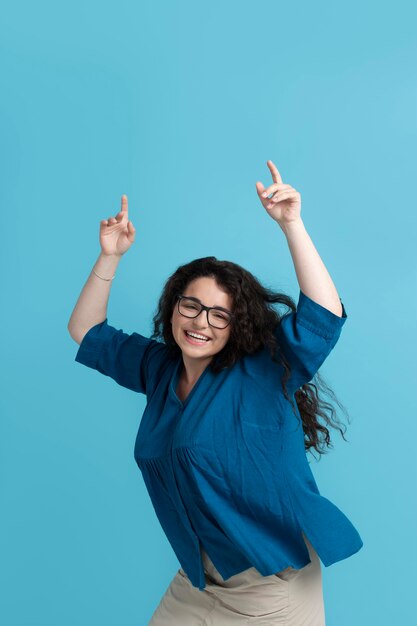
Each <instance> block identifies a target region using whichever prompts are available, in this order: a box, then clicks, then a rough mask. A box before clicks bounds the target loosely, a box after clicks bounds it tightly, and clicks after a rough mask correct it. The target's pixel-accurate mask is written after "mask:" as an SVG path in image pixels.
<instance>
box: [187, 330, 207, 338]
mask: <svg viewBox="0 0 417 626" xmlns="http://www.w3.org/2000/svg"><path fill="white" fill-rule="evenodd" d="M185 332H186V333H187V335H190V336H191V337H194V339H199V340H202V341H208V339H206V338H205V337H202V336H201V335H197V334H196V333H190V332H189V331H188V330H186V331H185Z"/></svg>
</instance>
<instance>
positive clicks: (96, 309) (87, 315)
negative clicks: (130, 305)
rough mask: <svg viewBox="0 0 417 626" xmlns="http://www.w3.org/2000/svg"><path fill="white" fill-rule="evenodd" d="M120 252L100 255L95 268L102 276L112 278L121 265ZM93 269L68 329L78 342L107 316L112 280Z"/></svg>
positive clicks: (101, 253)
mask: <svg viewBox="0 0 417 626" xmlns="http://www.w3.org/2000/svg"><path fill="white" fill-rule="evenodd" d="M121 258H122V256H121V255H119V254H109V255H106V254H103V252H100V255H99V257H98V259H97V261H96V263H95V265H94V270H95V271H96V272H97V274H99V276H101V277H102V278H111V277H112V276H113V275H114V274H115V272H116V269H117V267H118V265H119V262H120V259H121ZM102 278H99V277H98V276H96V275H95V274H94V272H93V271H91V273H90V276H89V277H88V279H87V282H86V283H85V285H84V287H83V289H82V291H81V294H80V296H79V298H78V300H77V303H76V305H75V307H74V310H73V312H72V314H71V317H70V320H69V322H68V331H69V334H70V335H71V337H72V338H73V339H74V341H76V342H77V343H78V344H80V343H81V341H82V339H83V337H84V335H85V334H86V332H87V331H88V330H89V329H90V328H91V327H92V326H95V325H96V324H99V323H100V322H102V321H103V320H105V319H106V317H107V304H108V301H109V296H110V289H111V286H112V282H113V281H112V280H102Z"/></svg>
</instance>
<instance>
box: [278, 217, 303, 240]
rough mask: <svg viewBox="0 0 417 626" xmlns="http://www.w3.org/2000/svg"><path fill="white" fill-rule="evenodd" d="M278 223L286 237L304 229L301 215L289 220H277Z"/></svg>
mask: <svg viewBox="0 0 417 626" xmlns="http://www.w3.org/2000/svg"><path fill="white" fill-rule="evenodd" d="M278 224H279V226H280V228H281V230H282V232H283V233H284V235H285V236H286V237H291V236H292V235H293V234H296V233H298V232H302V231H305V226H304V222H303V220H302V219H301V217H299V218H297V219H295V220H292V221H291V222H284V223H279V222H278Z"/></svg>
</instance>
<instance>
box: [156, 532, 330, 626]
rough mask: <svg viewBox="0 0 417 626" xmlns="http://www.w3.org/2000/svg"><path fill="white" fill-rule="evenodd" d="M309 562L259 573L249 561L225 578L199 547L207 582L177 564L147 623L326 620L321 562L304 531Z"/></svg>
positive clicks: (318, 625) (312, 624) (262, 625)
mask: <svg viewBox="0 0 417 626" xmlns="http://www.w3.org/2000/svg"><path fill="white" fill-rule="evenodd" d="M304 540H305V542H306V545H307V548H308V551H309V553H310V559H311V563H308V564H307V565H306V566H305V567H303V568H302V569H298V570H297V569H294V568H293V567H288V568H286V569H284V570H282V571H281V572H278V573H276V574H272V575H271V576H262V574H260V573H259V572H258V570H257V569H255V568H254V567H251V568H249V569H247V570H245V571H244V572H240V573H239V574H236V575H235V576H232V577H231V578H229V579H228V580H226V581H224V580H223V578H222V577H221V576H220V574H219V572H218V571H217V570H216V568H215V567H214V565H213V563H212V562H211V560H210V559H209V557H208V555H207V553H206V552H205V551H203V552H202V557H203V564H204V570H205V573H206V588H205V589H204V590H203V591H200V590H199V589H197V588H196V587H193V585H192V584H191V582H190V580H189V578H188V577H187V575H186V574H185V572H184V570H183V569H182V568H180V569H179V570H178V572H177V573H176V575H175V576H174V578H173V579H172V581H171V583H170V584H169V586H168V589H167V590H166V592H165V594H164V595H163V597H162V599H161V601H160V603H159V605H158V607H157V609H156V610H155V612H154V614H153V615H152V618H151V621H150V622H149V624H148V626H232V625H233V624H242V625H243V624H248V625H252V624H253V625H256V626H274V625H275V624H276V625H278V624H280V625H281V626H325V616H324V603H323V589H322V576H321V563H320V559H319V557H318V556H317V554H316V552H315V550H314V548H313V546H312V545H311V544H310V542H309V541H308V539H307V538H306V537H305V535H304Z"/></svg>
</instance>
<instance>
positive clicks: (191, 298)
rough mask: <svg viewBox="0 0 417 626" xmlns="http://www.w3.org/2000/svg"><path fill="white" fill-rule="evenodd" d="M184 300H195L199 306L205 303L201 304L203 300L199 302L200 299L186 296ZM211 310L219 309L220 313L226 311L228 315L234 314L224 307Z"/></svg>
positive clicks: (215, 307)
mask: <svg viewBox="0 0 417 626" xmlns="http://www.w3.org/2000/svg"><path fill="white" fill-rule="evenodd" d="M184 298H188V300H195V301H196V302H198V303H199V304H203V303H202V302H201V300H199V299H198V298H194V297H193V296H186V295H185V294H184ZM211 308H213V309H219V310H220V311H225V312H226V313H230V314H231V315H232V312H231V311H229V309H225V308H224V307H222V306H214V307H211Z"/></svg>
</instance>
